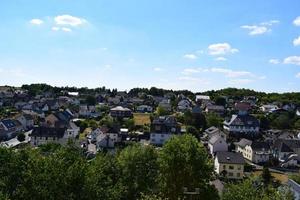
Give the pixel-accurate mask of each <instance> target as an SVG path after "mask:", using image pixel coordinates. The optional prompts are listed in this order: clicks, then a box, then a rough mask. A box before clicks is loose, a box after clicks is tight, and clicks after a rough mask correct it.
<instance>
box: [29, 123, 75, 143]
mask: <svg viewBox="0 0 300 200" xmlns="http://www.w3.org/2000/svg"><path fill="white" fill-rule="evenodd" d="M30 138H31V140H30V143H31V145H32V146H39V145H42V144H47V143H58V144H66V143H67V142H68V141H69V140H75V138H76V136H75V135H74V134H72V133H69V132H67V129H66V128H53V127H34V128H33V130H32V132H31V134H30Z"/></svg>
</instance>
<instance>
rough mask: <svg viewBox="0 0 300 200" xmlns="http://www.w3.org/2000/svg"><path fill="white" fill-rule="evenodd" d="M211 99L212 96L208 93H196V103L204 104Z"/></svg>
mask: <svg viewBox="0 0 300 200" xmlns="http://www.w3.org/2000/svg"><path fill="white" fill-rule="evenodd" d="M207 101H210V97H209V96H207V95H196V103H199V104H202V103H204V102H207Z"/></svg>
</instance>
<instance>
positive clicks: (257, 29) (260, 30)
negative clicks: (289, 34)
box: [241, 25, 270, 35]
mask: <svg viewBox="0 0 300 200" xmlns="http://www.w3.org/2000/svg"><path fill="white" fill-rule="evenodd" d="M241 28H243V29H248V30H249V31H250V32H249V35H261V34H264V33H266V32H268V31H270V29H268V28H267V27H266V26H256V25H252V26H250V25H244V26H241Z"/></svg>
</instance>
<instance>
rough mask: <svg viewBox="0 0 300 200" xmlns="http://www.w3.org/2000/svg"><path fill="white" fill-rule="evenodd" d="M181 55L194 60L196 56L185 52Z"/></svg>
mask: <svg viewBox="0 0 300 200" xmlns="http://www.w3.org/2000/svg"><path fill="white" fill-rule="evenodd" d="M183 57H184V58H186V59H189V60H196V59H197V58H198V57H197V56H196V55H195V54H185V55H184V56H183Z"/></svg>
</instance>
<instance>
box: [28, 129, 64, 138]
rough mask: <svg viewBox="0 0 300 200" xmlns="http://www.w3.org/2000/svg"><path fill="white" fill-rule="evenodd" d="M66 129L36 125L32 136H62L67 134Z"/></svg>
mask: <svg viewBox="0 0 300 200" xmlns="http://www.w3.org/2000/svg"><path fill="white" fill-rule="evenodd" d="M65 131H66V129H65V128H50V127H34V129H33V130H32V133H31V136H37V137H58V138H62V137H63V136H64V134H65Z"/></svg>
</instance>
